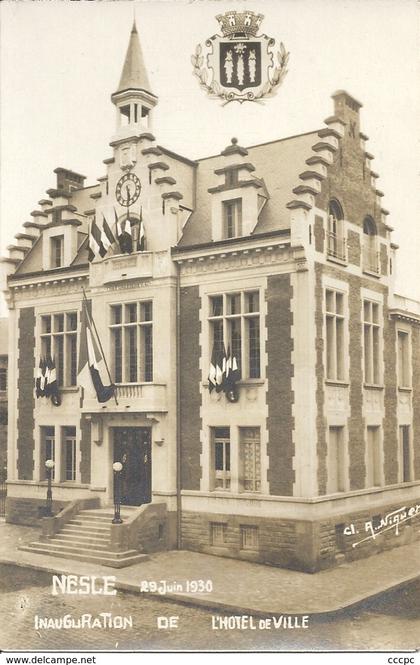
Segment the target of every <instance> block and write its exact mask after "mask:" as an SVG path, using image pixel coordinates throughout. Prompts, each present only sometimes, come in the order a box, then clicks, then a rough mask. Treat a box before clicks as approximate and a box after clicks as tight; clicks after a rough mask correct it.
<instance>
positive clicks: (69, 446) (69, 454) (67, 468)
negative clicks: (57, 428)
mask: <svg viewBox="0 0 420 665" xmlns="http://www.w3.org/2000/svg"><path fill="white" fill-rule="evenodd" d="M63 453H64V455H63V456H64V480H73V481H74V480H76V428H75V427H63Z"/></svg>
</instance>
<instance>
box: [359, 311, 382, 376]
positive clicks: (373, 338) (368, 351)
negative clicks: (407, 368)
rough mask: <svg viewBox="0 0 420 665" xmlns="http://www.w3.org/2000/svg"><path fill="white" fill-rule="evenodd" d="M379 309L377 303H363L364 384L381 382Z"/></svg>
mask: <svg viewBox="0 0 420 665" xmlns="http://www.w3.org/2000/svg"><path fill="white" fill-rule="evenodd" d="M380 338H381V325H380V307H379V303H377V302H372V301H371V300H364V301H363V352H364V368H365V383H370V384H374V385H375V384H376V385H377V384H379V383H380V382H381V362H380Z"/></svg>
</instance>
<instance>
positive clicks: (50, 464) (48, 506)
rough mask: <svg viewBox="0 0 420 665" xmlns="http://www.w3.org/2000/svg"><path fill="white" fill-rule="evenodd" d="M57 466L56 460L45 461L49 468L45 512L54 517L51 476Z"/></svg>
mask: <svg viewBox="0 0 420 665" xmlns="http://www.w3.org/2000/svg"><path fill="white" fill-rule="evenodd" d="M54 466H55V462H54V460H52V459H47V461H46V462H45V467H46V469H47V480H48V487H47V504H46V509H45V514H46V516H47V517H52V514H53V513H52V489H51V478H52V472H53V469H54Z"/></svg>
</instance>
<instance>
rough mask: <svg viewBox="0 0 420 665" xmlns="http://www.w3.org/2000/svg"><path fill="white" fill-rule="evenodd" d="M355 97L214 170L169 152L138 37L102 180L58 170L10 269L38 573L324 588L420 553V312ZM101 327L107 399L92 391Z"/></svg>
mask: <svg viewBox="0 0 420 665" xmlns="http://www.w3.org/2000/svg"><path fill="white" fill-rule="evenodd" d="M332 99H333V110H332V115H331V116H330V117H328V118H327V119H326V120H325V121H324V122H323V123H320V126H319V129H318V130H317V131H312V132H308V133H304V134H300V135H298V136H292V137H286V138H279V139H278V140H273V141H271V142H269V143H264V144H260V145H254V146H251V147H244V146H242V145H241V142H240V137H238V138H232V139H231V140H230V141H229V144H228V145H226V146H225V147H223V148H222V149H221V151H220V153H219V154H216V155H212V156H208V157H204V158H203V159H198V160H191V159H189V158H187V157H184V156H182V155H178V154H175V153H174V152H172V151H171V150H168V149H167V148H165V147H164V146H162V145H160V144H159V139H158V138H155V131H156V133H157V134H158V128H154V127H153V110H154V107H155V106H156V104H157V103H158V99H157V97H156V95H155V94H154V93H153V82H150V81H149V77H148V74H147V72H146V69H145V66H144V62H143V57H142V52H141V47H140V42H139V37H138V33H137V30H136V27H135V25H134V27H133V29H132V32H131V35H130V41H129V46H128V50H127V54H126V59H125V62H124V66H123V70H122V75H121V80H120V83H119V85H118V88H117V90H116V91H115V92H114V93H113V94H112V96H111V100H112V103H113V104H114V105H115V108H116V113H117V126H116V130H115V134H114V135H113V136H112V138H111V141H110V146H111V148H112V155H111V156H110V157H108V158H106V159H104V168H103V175H101V176H100V177H99V178H98V181H97V183H96V184H93V185H87V184H86V182H85V180H86V179H85V177H84V176H83V175H81V174H79V173H77V172H74V171H72V170H69V169H67V168H63V167H59V168H57V169H55V177H56V179H55V182H54V183H51V187H50V188H49V189H48V190H47V192H46V194H47V196H46V198H42V199H41V200H40V202H39V207H38V208H37V209H36V210H34V211H33V212H32V213H31V220H30V221H27V222H25V223H23V227H22V230H21V231H20V232H19V233H17V235H16V244H14V245H12V246H10V247H9V248H8V251H9V257H8V258H4V259H3V260H2V266H3V270H4V271H5V272H6V273H7V281H6V283H5V286H4V288H5V291H6V298H7V303H8V307H9V323H10V325H9V361H8V362H9V369H8V373H9V374H8V391H9V416H8V480H7V506H6V519H7V521H9V522H12V523H17V524H31V525H33V524H37V523H38V524H39V528H40V537H39V539H38V541H37V542H34V543H32V544H31V545H29V546H28V547H29V549H31V551H32V552H33V556H34V558H35V557H36V556H38V555H39V553H50V554H52V555H55V556H65V557H69V558H76V559H82V560H86V561H92V562H95V561H101V562H104V563H107V564H108V565H110V566H117V567H118V566H123V565H129V564H130V563H133V562H135V561H139V560H141V558H142V557H143V558H144V557H145V556H147V554H148V553H150V552H153V551H159V550H165V549H174V548H180V549H186V550H194V551H198V552H205V553H208V554H214V555H219V556H227V557H234V558H239V559H245V560H249V561H256V562H260V563H266V564H271V565H277V566H284V567H290V568H294V569H299V570H304V571H308V572H314V571H317V570H319V569H322V568H325V567H329V566H333V565H336V564H337V563H340V562H342V561H346V560H347V561H349V560H352V559H355V558H359V557H364V556H368V555H370V554H372V553H374V552H377V551H380V550H382V549H385V548H391V547H394V546H399V545H402V544H405V543H408V542H410V541H412V540H413V539H414V538H416V537H418V535H419V525H420V303H418V302H415V301H413V300H410V299H408V298H404V297H402V296H399V295H395V293H394V278H395V270H396V261H397V259H396V254H397V247H396V246H395V245H394V244H393V243H392V240H391V232H392V228H391V227H390V225H389V222H388V212H387V210H385V209H384V207H383V203H382V197H383V193H382V192H381V191H379V189H378V188H377V178H378V174H377V173H375V172H374V170H373V166H372V160H373V155H372V154H370V153H369V152H368V150H367V147H366V142H367V140H368V137H367V136H365V135H364V134H363V132H362V129H361V126H360V109H361V106H362V105H361V104H360V102H358V101H357V100H356V99H354V98H353V97H352V96H351V95H350V94H349V93H347V92H345V91H342V90H340V91H338V92H336V93H334V94H333V95H332ZM174 122H176V117H174ZM123 241H124V242H123ZM86 317H87V320H88V328H89V329H88V346H89V348H88V352H87V353H88V356H87V357H88V358H91V356H90V355H89V353H93V351H92V349H93V342H92V340H93V339H94V338H95V340H96V341H95V354H96V355H95V358H96V361H97V365H98V368H100V371H101V378H100V381H101V382H102V384H106V383H107V384H109V386H102V388H103V389H104V390H105V387H109V388H110V392H109V395H112V396H111V397H109V398H107V399H105V397H102V398H101V397H100V395H101V394H102V395H103V394H104V393H101V392H100V391H98V389H97V385H96V387H95V386H91V388H92V389H89V387H86V386H85V385H83V386H82V385H81V382H80V380H79V377H80V371H81V357H80V355H81V342H82V330H83V331H84V333H83V334H85V333H86V321H85V319H86ZM84 321H85V322H84ZM83 339H84V337H83ZM89 340H90V342H89ZM105 362H106V364H107V366H108V370H109V375H108V374H107V373H106V369H104V367H105ZM87 363H88V365H89V367H90V369H91V370H92V368H93V370H94V369H95V367H96V365H95V363H93V361H92V362H91V361H87ZM94 365H95V367H94ZM46 366H47V370H46ZM46 371H48V372H50V376H51V375H52V374H51V372H52V371H53V372H54V373H55V377H56V383H55V384H54V390H55V391H56V392H54V394H53V392H51V394H50V396H48V394H47V392H48V391H46V389H45V385H46V383H45V381H46V379H45V374H46ZM91 376H92V377H93V376H94V374H93V371H92V374H91ZM98 376H99V375H98ZM98 380H99V379H98ZM37 382H38V383H37ZM40 382H41V383H40ZM42 382H44V383H42ZM92 382H93V378H92ZM41 384H42V385H41ZM43 386H44V387H43ZM102 388H101V389H102ZM55 395H56V397H54V396H55ZM109 395H108V396H109ZM102 399H103V401H101V400H102ZM47 461H48V462H49V461H52V462H53V463H54V466H53V469H52V470H51V468H49V467H48V465H46V462H47ZM115 463H120V464H121V465H122V470H121V471H118V466H117V467H116V468H117V470H115V467H114V466H113V465H114V464H115ZM48 473H51V478H50V481H51V490H52V512H53V516H52V517H48V516H47V517H46V516H45V514H46V513H45V497H46V491H47V476H48ZM116 482H118V484H119V490H118V491H119V500H120V502H121V504H122V505H121V519H122V523H121V524H119V523H112V519H113V516H114V494H115V483H116Z"/></svg>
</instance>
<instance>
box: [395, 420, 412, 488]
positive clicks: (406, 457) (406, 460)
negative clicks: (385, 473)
mask: <svg viewBox="0 0 420 665" xmlns="http://www.w3.org/2000/svg"><path fill="white" fill-rule="evenodd" d="M399 435H400V436H399V439H400V440H399V479H398V480H399V482H400V483H408V482H410V480H413V474H412V469H411V446H410V425H400V428H399Z"/></svg>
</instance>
